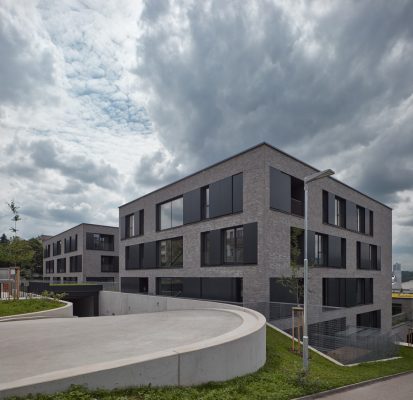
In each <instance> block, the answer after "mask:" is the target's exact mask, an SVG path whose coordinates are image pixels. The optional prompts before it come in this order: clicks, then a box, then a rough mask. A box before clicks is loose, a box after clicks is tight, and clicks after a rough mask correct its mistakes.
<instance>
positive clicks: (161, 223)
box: [157, 197, 183, 231]
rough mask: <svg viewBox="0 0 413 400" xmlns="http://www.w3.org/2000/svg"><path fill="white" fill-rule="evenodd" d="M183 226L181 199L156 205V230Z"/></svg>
mask: <svg viewBox="0 0 413 400" xmlns="http://www.w3.org/2000/svg"><path fill="white" fill-rule="evenodd" d="M182 224H183V198H182V197H179V198H177V199H175V200H171V201H168V202H166V203H163V204H158V224H157V225H158V230H161V231H162V230H164V229H169V228H174V227H176V226H181V225H182Z"/></svg>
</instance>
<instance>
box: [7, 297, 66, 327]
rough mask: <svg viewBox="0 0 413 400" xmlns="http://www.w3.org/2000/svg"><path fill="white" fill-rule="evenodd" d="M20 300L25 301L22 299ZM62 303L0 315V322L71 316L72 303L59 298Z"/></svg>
mask: <svg viewBox="0 0 413 400" xmlns="http://www.w3.org/2000/svg"><path fill="white" fill-rule="evenodd" d="M20 301H25V300H24V299H22V300H20ZM59 301H60V302H61V303H63V304H64V305H63V306H62V307H59V308H52V309H51V310H44V311H36V312H32V313H27V314H17V315H8V316H6V317H0V322H7V321H21V320H27V319H40V318H72V317H73V304H72V303H70V302H68V301H63V300H59Z"/></svg>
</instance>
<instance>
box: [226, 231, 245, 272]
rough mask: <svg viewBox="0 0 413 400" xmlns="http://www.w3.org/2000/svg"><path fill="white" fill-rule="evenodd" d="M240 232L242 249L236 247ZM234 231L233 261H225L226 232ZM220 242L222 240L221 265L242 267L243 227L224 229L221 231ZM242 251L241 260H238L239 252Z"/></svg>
mask: <svg viewBox="0 0 413 400" xmlns="http://www.w3.org/2000/svg"><path fill="white" fill-rule="evenodd" d="M241 230H242V247H241V246H239V245H238V243H239V240H240V238H239V237H238V235H237V232H238V231H241ZM228 231H234V237H233V240H234V251H233V253H234V255H233V257H234V261H227V260H226V257H227V256H226V232H228ZM221 240H222V242H223V243H222V249H223V251H222V264H223V265H243V264H244V225H237V226H232V227H230V228H224V229H222V230H221ZM241 249H242V260H240V259H239V258H238V253H239V250H241Z"/></svg>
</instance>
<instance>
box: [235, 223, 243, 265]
mask: <svg viewBox="0 0 413 400" xmlns="http://www.w3.org/2000/svg"><path fill="white" fill-rule="evenodd" d="M235 234H236V238H235V239H236V245H235V262H236V263H237V264H242V263H243V262H244V228H242V227H241V228H237V229H236V232H235Z"/></svg>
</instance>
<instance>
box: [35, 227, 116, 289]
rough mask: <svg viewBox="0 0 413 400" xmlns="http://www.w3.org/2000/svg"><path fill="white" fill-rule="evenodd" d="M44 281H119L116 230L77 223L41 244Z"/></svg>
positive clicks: (114, 228)
mask: <svg viewBox="0 0 413 400" xmlns="http://www.w3.org/2000/svg"><path fill="white" fill-rule="evenodd" d="M43 249H44V257H43V279H44V280H47V281H50V282H54V283H76V282H118V281H119V228H117V227H113V226H104V225H92V224H80V225H77V226H75V227H73V228H71V229H68V230H66V231H64V232H62V233H59V234H58V235H55V236H52V237H49V238H48V239H47V240H44V241H43Z"/></svg>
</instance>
